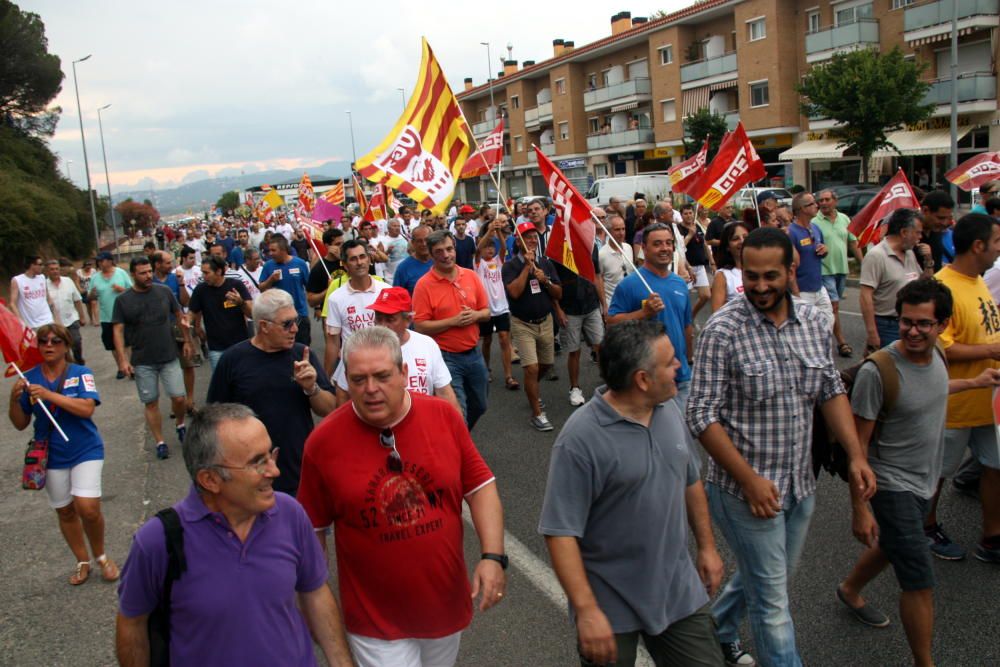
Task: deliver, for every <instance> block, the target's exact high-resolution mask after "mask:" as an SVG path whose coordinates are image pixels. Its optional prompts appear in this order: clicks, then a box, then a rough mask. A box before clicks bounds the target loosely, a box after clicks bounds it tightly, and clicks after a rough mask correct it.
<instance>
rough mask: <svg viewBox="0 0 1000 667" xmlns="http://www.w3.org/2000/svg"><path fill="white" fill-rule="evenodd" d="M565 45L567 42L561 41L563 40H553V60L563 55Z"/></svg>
mask: <svg viewBox="0 0 1000 667" xmlns="http://www.w3.org/2000/svg"><path fill="white" fill-rule="evenodd" d="M563 44H565V42H564V41H563V40H561V39H553V40H552V57H553V58H558V57H559V56H561V55H562V52H563Z"/></svg>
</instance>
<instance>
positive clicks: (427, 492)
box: [299, 393, 494, 640]
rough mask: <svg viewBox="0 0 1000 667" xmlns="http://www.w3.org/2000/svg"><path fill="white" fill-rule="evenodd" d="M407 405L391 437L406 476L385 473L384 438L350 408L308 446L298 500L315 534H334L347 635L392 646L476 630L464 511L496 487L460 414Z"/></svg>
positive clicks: (421, 400)
mask: <svg viewBox="0 0 1000 667" xmlns="http://www.w3.org/2000/svg"><path fill="white" fill-rule="evenodd" d="M409 397H410V400H411V406H410V410H409V412H407V414H406V416H404V417H403V419H402V421H400V422H399V423H398V424H396V425H394V426H393V427H392V431H393V434H394V436H395V440H396V447H397V449H398V450H399V455H400V458H402V460H403V472H402V474H399V473H394V472H391V471H390V470H389V469H388V467H387V464H386V456H387V454H386V449H385V448H383V447H382V446H381V444H380V430H381V429H379V428H376V427H374V426H370V425H369V424H366V423H365V422H363V421H361V419H360V418H359V417H358V416H357V414H356V413H355V411H354V406H353V404H350V403H348V404H347V405H342V406H340V408H338V409H337V411H335V412H334V413H333V414H331V415H330V416H328V417H327V418H326V419H324V420H323V422H322V423H320V425H319V426H317V427H316V430H315V431H314V432H313V434H312V436H310V438H309V441H308V442H307V443H306V452H305V456H304V459H303V466H302V486H301V488H300V490H299V502H301V503H302V506H303V507H304V508H305V510H306V513H307V514H308V515H309V518H310V520H311V521H312V525H313V527H315V528H325V527H327V526H329V525H331V524H333V525H334V536H335V539H336V547H337V576H338V578H339V583H340V596H341V603H342V605H343V612H344V625H345V626H346V628H347V630H348V632H352V633H354V634H359V635H363V636H365V637H374V638H376V639H384V640H395V639H404V638H413V639H434V638H439V637H445V636H447V635H450V634H453V633H455V632H458V631H459V630H462V629H463V628H465V627H466V626H468V624H469V622H470V621H471V619H472V604H471V602H472V601H471V595H470V589H469V579H468V572H467V570H466V567H465V557H464V554H463V545H462V532H463V527H462V501H463V500H464V499H465V498H467V497H468V496H470V495H471V494H473V493H475V492H476V491H478V490H480V489H482V488H483V487H484V486H486V485H487V484H489V483H490V482H492V481H493V479H494V477H493V473H492V472H491V471H490V469H489V467H488V466H487V465H486V463H485V462H484V461H483V458H482V457H481V456H480V455H479V452H478V451H477V450H476V446H475V445H474V444H473V442H472V439H471V438H470V437H469V431H468V429H466V428H465V422H464V421H462V415H461V414H460V413H459V412H458V411H457V410H455V408H453V407H452V406H451V405H449V404H448V403H446V402H445V401H443V400H441V399H439V398H434V397H431V396H423V395H421V394H415V393H410V394H409Z"/></svg>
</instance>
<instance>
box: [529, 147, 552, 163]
mask: <svg viewBox="0 0 1000 667" xmlns="http://www.w3.org/2000/svg"><path fill="white" fill-rule="evenodd" d="M538 147H539V148H540V149H541V150H542V155H544V156H545V157H554V156H555V154H556V145H555V143H551V144H538ZM528 162H529V163H530V164H537V163H538V155H536V154H535V149H534V148H529V149H528Z"/></svg>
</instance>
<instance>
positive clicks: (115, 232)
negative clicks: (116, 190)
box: [97, 104, 121, 258]
mask: <svg viewBox="0 0 1000 667" xmlns="http://www.w3.org/2000/svg"><path fill="white" fill-rule="evenodd" d="M110 106H111V105H110V104H105V105H104V106H103V107H101V108H100V109H98V110H97V129H98V130H99V131H100V133H101V155H102V156H103V157H104V183H105V184H106V185H107V186H108V207H109V208H110V209H111V233H112V234H113V235H114V238H115V252H116V253H118V252H121V250H120V248H119V246H118V223H117V222H115V203H114V202H113V201H112V200H111V178H110V177H109V176H108V153H107V151H105V150H104V123H102V122H101V112H102V111H104V110H105V109H107V108H109V107H110ZM119 258H120V256H119Z"/></svg>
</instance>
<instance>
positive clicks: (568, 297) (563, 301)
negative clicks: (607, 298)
mask: <svg viewBox="0 0 1000 667" xmlns="http://www.w3.org/2000/svg"><path fill="white" fill-rule="evenodd" d="M598 252H599V251H598V249H597V244H596V243H595V244H594V248H593V250H592V251H591V258H590V260H591V261H592V262H593V263H594V267H595V268H596V267H598V266H600V264H601V262H600V259H599V255H598ZM555 266H556V271H557V272H558V273H559V282H560V284H562V296H561V297H560V298H559V305H560V307H562V309H563V312H564V313H566V314H567V315H586V314H587V313H589V312H591V311H594V310H596V309H598V308H600V307H601V297H600V296H599V295H598V294H597V286H596V285H594V283H592V282H590V281H589V280H587V279H585V278H581V277H580V276H579V274H577V273H576V272H575V271H571V270H569V269H567V268H566V267H565V266H563V265H562V264H559V263H558V262H555Z"/></svg>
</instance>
